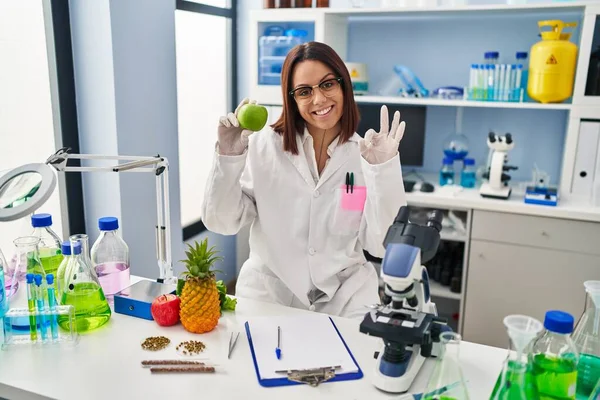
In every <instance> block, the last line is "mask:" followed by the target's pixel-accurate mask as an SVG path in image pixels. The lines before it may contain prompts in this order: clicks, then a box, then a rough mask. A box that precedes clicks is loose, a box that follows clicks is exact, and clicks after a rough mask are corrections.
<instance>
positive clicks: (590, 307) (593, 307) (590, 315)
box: [572, 281, 600, 398]
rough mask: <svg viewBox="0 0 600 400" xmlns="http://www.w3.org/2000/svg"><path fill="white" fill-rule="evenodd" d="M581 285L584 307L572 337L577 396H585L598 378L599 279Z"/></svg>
mask: <svg viewBox="0 0 600 400" xmlns="http://www.w3.org/2000/svg"><path fill="white" fill-rule="evenodd" d="M583 286H584V287H585V292H586V307H585V311H584V313H583V315H582V316H581V318H580V319H579V322H578V323H577V326H576V327H575V331H574V332H573V336H572V337H573V341H574V342H575V346H576V347H577V350H578V351H579V364H578V366H577V396H578V397H585V398H587V397H589V396H590V394H591V393H592V390H593V389H594V387H595V385H596V383H597V382H598V381H599V380H600V281H586V282H584V284H583Z"/></svg>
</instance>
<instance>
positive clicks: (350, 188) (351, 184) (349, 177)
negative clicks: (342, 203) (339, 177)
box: [346, 172, 354, 193]
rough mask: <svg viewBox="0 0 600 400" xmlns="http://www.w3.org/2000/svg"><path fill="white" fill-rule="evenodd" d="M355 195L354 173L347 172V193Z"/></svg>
mask: <svg viewBox="0 0 600 400" xmlns="http://www.w3.org/2000/svg"><path fill="white" fill-rule="evenodd" d="M348 191H350V193H354V172H346V193H348Z"/></svg>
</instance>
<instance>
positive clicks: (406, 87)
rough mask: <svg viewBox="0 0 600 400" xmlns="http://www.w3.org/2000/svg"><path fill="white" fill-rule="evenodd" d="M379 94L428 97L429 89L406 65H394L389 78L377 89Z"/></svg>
mask: <svg viewBox="0 0 600 400" xmlns="http://www.w3.org/2000/svg"><path fill="white" fill-rule="evenodd" d="M378 94H379V95H381V96H401V97H429V90H428V89H426V88H425V86H423V83H421V80H420V79H419V78H418V77H417V75H416V74H415V73H414V72H413V71H412V70H411V69H410V68H408V67H406V66H404V65H395V66H394V71H393V74H392V76H391V78H390V79H389V80H387V81H386V82H385V84H384V85H383V86H382V87H381V88H380V89H379V90H378Z"/></svg>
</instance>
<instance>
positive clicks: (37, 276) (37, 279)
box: [34, 274, 42, 286]
mask: <svg viewBox="0 0 600 400" xmlns="http://www.w3.org/2000/svg"><path fill="white" fill-rule="evenodd" d="M34 279H35V284H36V286H40V285H41V284H42V276H41V275H40V274H35V276H34Z"/></svg>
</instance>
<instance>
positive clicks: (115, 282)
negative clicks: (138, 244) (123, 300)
mask: <svg viewBox="0 0 600 400" xmlns="http://www.w3.org/2000/svg"><path fill="white" fill-rule="evenodd" d="M98 228H100V232H101V233H100V236H99V237H98V239H97V240H96V242H94V245H93V246H92V251H91V258H92V265H93V266H94V269H95V271H96V275H98V280H99V281H100V285H101V286H102V290H103V291H104V295H105V296H106V299H107V300H108V301H109V303H111V304H112V303H113V299H114V294H115V293H118V292H120V291H121V290H123V289H125V288H126V287H129V286H130V282H129V247H127V244H126V243H125V241H124V240H123V239H122V238H121V235H120V233H119V220H118V219H117V218H115V217H103V218H100V219H99V220H98Z"/></svg>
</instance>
